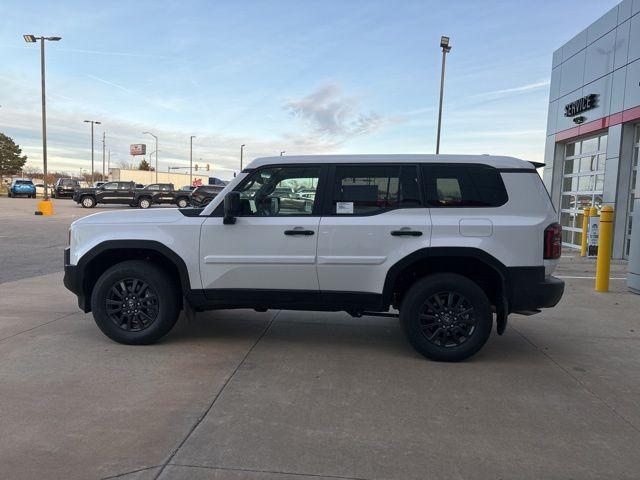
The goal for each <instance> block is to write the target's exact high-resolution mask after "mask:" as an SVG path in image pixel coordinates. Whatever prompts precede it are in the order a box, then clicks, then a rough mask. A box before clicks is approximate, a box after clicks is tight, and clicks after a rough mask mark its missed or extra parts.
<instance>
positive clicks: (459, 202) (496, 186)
mask: <svg viewBox="0 0 640 480" xmlns="http://www.w3.org/2000/svg"><path fill="white" fill-rule="evenodd" d="M422 178H423V183H424V190H425V193H426V199H427V204H428V205H429V206H430V207H499V206H500V205H504V204H505V203H507V200H508V199H509V198H508V195H507V190H506V188H505V186H504V182H503V181H502V176H501V175H500V172H499V171H498V170H497V169H496V168H494V167H491V166H489V165H480V164H462V163H461V164H425V165H423V166H422Z"/></svg>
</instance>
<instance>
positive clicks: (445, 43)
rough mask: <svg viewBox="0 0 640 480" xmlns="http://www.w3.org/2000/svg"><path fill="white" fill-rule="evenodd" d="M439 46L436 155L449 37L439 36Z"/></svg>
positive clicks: (437, 151) (449, 47)
mask: <svg viewBox="0 0 640 480" xmlns="http://www.w3.org/2000/svg"><path fill="white" fill-rule="evenodd" d="M440 47H441V48H442V71H441V72H440V107H439V108H438V134H437V137H436V155H437V154H438V153H440V125H441V122H442V97H443V96H444V66H445V61H446V58H447V53H449V52H450V51H451V45H449V37H444V36H443V37H440Z"/></svg>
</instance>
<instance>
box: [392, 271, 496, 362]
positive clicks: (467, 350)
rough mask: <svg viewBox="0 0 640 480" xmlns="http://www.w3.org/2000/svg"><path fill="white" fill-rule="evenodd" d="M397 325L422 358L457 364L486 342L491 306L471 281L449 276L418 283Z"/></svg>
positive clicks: (491, 318)
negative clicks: (400, 326) (399, 325)
mask: <svg viewBox="0 0 640 480" xmlns="http://www.w3.org/2000/svg"><path fill="white" fill-rule="evenodd" d="M400 324H401V325H402V328H403V330H404V332H405V335H406V336H407V339H408V340H409V343H411V345H412V346H413V348H415V349H416V350H417V351H418V352H419V353H421V354H422V355H424V356H425V357H427V358H429V359H431V360H436V361H441V362H459V361H461V360H465V359H466V358H469V357H470V356H472V355H473V354H475V353H476V352H477V351H478V350H480V349H481V348H482V346H483V345H484V344H485V343H486V342H487V340H488V339H489V335H490V334H491V327H492V326H493V314H492V312H491V304H490V303H489V299H488V298H487V296H486V294H485V293H484V291H483V290H482V289H481V288H480V287H479V286H478V285H477V284H476V283H475V282H473V281H471V280H469V279H468V278H467V277H463V276H462V275H457V274H453V273H436V274H433V275H429V276H428V277H425V278H423V279H421V280H418V281H417V282H416V283H415V284H413V286H411V288H410V289H409V291H408V292H407V294H406V295H405V297H404V299H403V301H402V305H401V308H400Z"/></svg>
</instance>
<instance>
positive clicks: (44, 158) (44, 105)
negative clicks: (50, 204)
mask: <svg viewBox="0 0 640 480" xmlns="http://www.w3.org/2000/svg"><path fill="white" fill-rule="evenodd" d="M22 38H24V40H25V42H27V43H36V40H40V82H41V88H42V171H43V174H44V177H43V178H44V181H43V184H44V201H49V189H48V188H47V102H46V95H45V91H46V89H45V68H44V41H45V40H49V41H52V42H59V41H60V40H61V39H62V37H45V36H41V37H36V36H35V35H23V36H22ZM49 214H50V213H49Z"/></svg>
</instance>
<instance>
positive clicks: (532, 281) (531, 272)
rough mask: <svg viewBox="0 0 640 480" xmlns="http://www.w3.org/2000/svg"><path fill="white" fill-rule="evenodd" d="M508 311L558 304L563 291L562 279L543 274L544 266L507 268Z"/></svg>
mask: <svg viewBox="0 0 640 480" xmlns="http://www.w3.org/2000/svg"><path fill="white" fill-rule="evenodd" d="M509 277H510V278H509V290H510V292H509V293H510V295H509V311H510V312H519V311H532V310H538V309H540V308H550V307H554V306H556V305H557V304H558V302H559V301H560V299H561V298H562V295H563V293H564V281H562V280H560V279H559V278H556V277H553V276H545V273H544V267H516V268H510V269H509Z"/></svg>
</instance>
